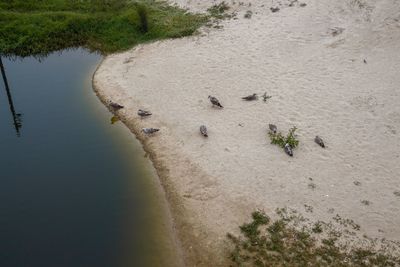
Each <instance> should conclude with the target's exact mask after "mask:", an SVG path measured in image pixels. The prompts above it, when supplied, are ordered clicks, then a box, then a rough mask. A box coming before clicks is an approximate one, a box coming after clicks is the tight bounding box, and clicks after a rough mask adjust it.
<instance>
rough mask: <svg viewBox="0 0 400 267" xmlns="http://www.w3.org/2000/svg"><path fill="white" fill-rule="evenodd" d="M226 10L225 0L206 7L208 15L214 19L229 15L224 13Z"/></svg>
mask: <svg viewBox="0 0 400 267" xmlns="http://www.w3.org/2000/svg"><path fill="white" fill-rule="evenodd" d="M228 10H229V6H228V4H227V3H225V1H222V2H221V3H219V4H215V5H213V6H212V7H210V8H208V9H207V11H208V13H209V14H210V16H211V17H214V18H216V19H223V18H227V17H229V15H228V14H226V13H225V12H226V11H228Z"/></svg>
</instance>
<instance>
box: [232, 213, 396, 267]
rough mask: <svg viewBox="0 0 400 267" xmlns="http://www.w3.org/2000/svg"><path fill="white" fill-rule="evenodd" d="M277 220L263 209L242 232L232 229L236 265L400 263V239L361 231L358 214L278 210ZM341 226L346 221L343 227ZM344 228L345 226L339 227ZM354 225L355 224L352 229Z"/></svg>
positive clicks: (233, 260) (375, 264) (362, 264)
mask: <svg viewBox="0 0 400 267" xmlns="http://www.w3.org/2000/svg"><path fill="white" fill-rule="evenodd" d="M276 214H277V219H276V220H271V219H270V218H269V217H268V216H267V215H265V214H264V213H263V212H260V211H256V212H253V214H252V219H253V220H252V222H250V223H246V224H243V225H242V226H240V230H241V233H242V235H241V236H234V235H232V234H229V233H228V234H227V237H228V238H229V240H230V241H231V242H232V243H233V246H234V249H233V250H232V252H231V253H230V259H231V260H232V263H233V266H293V267H297V266H299V267H300V266H341V267H346V266H349V267H350V266H360V267H361V266H363V267H369V266H371V267H372V266H398V265H399V264H400V258H399V256H398V255H395V254H394V253H393V252H395V251H397V252H398V251H399V244H397V243H393V242H390V241H385V240H381V241H380V242H377V240H373V239H370V238H368V237H366V236H364V237H358V236H357V234H356V232H355V231H358V230H359V229H360V228H359V226H358V225H357V224H355V223H354V222H353V221H352V220H349V219H342V218H340V216H338V215H337V216H336V217H335V218H334V221H335V222H336V225H334V224H332V223H324V222H321V221H318V222H316V223H310V222H309V221H308V220H307V219H305V218H304V217H303V216H301V215H299V214H298V213H297V212H296V211H291V212H288V211H287V210H286V209H278V210H277V211H276ZM338 226H340V227H341V228H340V227H338ZM338 229H342V231H339V230H338ZM349 229H350V230H349Z"/></svg>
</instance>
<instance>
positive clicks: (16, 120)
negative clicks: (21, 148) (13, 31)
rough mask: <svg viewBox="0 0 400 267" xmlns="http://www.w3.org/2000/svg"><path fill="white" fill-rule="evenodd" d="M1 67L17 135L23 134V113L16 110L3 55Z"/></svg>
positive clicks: (0, 61) (0, 62)
mask: <svg viewBox="0 0 400 267" xmlns="http://www.w3.org/2000/svg"><path fill="white" fill-rule="evenodd" d="M0 69H1V76H3V82H4V88H5V89H6V93H7V99H8V105H9V107H10V112H11V115H12V118H13V124H14V128H15V131H16V133H17V136H18V137H19V136H20V135H21V133H20V129H21V127H22V114H21V113H16V112H15V108H14V103H13V100H12V96H11V91H10V87H9V85H8V81H7V76H6V71H5V68H4V65H3V61H2V59H1V57H0Z"/></svg>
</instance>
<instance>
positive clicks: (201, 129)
mask: <svg viewBox="0 0 400 267" xmlns="http://www.w3.org/2000/svg"><path fill="white" fill-rule="evenodd" d="M200 133H201V135H202V136H204V137H208V133H207V127H206V126H205V125H201V126H200Z"/></svg>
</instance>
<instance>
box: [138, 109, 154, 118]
mask: <svg viewBox="0 0 400 267" xmlns="http://www.w3.org/2000/svg"><path fill="white" fill-rule="evenodd" d="M137 114H138V115H139V116H140V117H141V118H144V117H148V116H150V115H151V112H150V111H146V110H143V109H139V110H138V112H137Z"/></svg>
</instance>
